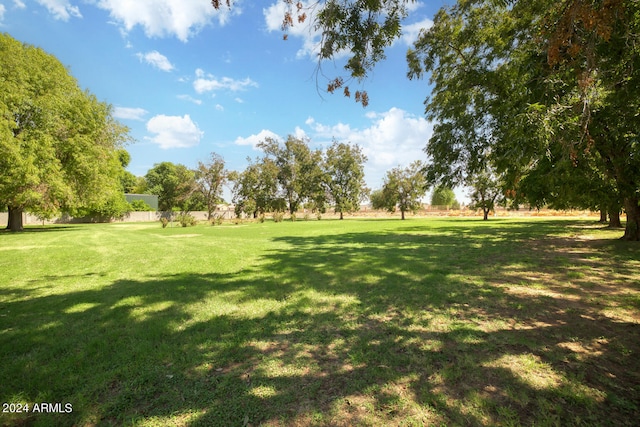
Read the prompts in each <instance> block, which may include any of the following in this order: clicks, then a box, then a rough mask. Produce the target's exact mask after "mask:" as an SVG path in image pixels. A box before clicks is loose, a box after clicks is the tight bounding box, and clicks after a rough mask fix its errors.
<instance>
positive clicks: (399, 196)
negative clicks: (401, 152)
mask: <svg viewBox="0 0 640 427" xmlns="http://www.w3.org/2000/svg"><path fill="white" fill-rule="evenodd" d="M423 168H424V165H423V164H422V162H420V161H418V160H416V161H414V162H413V163H411V164H410V165H409V166H407V167H406V168H401V167H396V168H393V169H391V170H390V171H388V172H387V176H386V177H385V179H384V184H383V186H382V190H378V191H374V192H373V193H372V197H371V202H372V204H373V208H374V209H387V210H388V211H389V212H393V211H395V209H396V208H397V209H399V210H400V213H401V216H402V219H405V212H410V211H411V212H415V211H417V210H418V209H420V206H421V203H420V199H421V198H422V197H423V196H424V195H425V193H426V182H425V179H424V175H423V173H422V169H423Z"/></svg>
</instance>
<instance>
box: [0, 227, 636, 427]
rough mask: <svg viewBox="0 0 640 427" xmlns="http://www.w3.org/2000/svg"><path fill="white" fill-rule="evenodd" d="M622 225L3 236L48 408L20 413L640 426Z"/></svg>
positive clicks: (28, 394)
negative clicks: (52, 409) (53, 409)
mask: <svg viewBox="0 0 640 427" xmlns="http://www.w3.org/2000/svg"><path fill="white" fill-rule="evenodd" d="M619 236H620V231H619V230H614V231H609V230H607V229H603V228H601V226H600V225H598V224H596V223H595V222H593V221H578V220H568V219H558V220H554V219H522V218H519V219H494V220H490V221H488V222H486V221H481V220H478V219H457V218H453V219H449V218H442V219H409V220H406V221H400V220H398V219H392V220H386V219H371V220H364V219H358V220H356V219H348V220H344V221H338V220H322V221H297V222H293V223H292V222H282V223H273V222H269V221H267V222H265V223H262V224H261V223H246V224H241V225H231V224H228V225H223V226H216V227H212V226H208V225H207V226H205V225H200V226H197V227H191V228H177V227H174V228H166V229H163V228H161V227H160V224H159V223H154V224H104V225H73V226H64V227H63V226H60V227H50V228H38V227H36V228H33V229H29V230H28V231H27V232H25V233H19V234H11V233H6V232H2V233H0V402H1V403H14V404H17V403H28V404H29V405H30V408H29V409H30V413H28V414H9V413H2V414H0V421H1V424H2V425H38V426H53V425H61V426H71V425H76V426H95V425H107V426H109V425H139V426H166V425H181V426H184V425H186V426H192V425H193V426H195V425H201V426H215V425H220V426H249V425H251V426H258V425H267V426H285V425H287V426H289V425H291V426H302V425H327V426H336V425H344V426H347V425H380V426H386V425H416V426H419V425H534V424H535V425H581V424H582V425H634V424H636V423H637V422H638V420H639V419H640V246H639V245H638V244H637V243H628V242H621V241H618V240H616V238H617V237H619ZM42 402H47V403H60V404H61V405H60V406H59V407H58V409H60V408H62V409H64V408H65V407H64V404H66V403H70V404H71V407H72V412H70V413H61V414H43V413H33V412H31V411H32V409H33V404H34V403H42ZM40 406H42V405H40ZM11 408H12V407H10V406H9V405H3V408H2V409H3V410H8V409H11Z"/></svg>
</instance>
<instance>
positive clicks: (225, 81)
mask: <svg viewBox="0 0 640 427" xmlns="http://www.w3.org/2000/svg"><path fill="white" fill-rule="evenodd" d="M249 87H258V83H256V82H254V81H253V80H251V79H250V78H249V77H247V78H245V79H244V80H236V79H232V78H231V77H222V78H221V79H219V78H217V77H215V76H213V75H211V74H206V73H205V72H204V71H203V70H202V69H200V68H198V69H197V70H196V79H195V80H194V81H193V88H194V89H195V91H196V92H198V93H205V92H214V91H217V90H222V89H227V90H230V91H232V92H238V91H240V90H244V89H247V88H249Z"/></svg>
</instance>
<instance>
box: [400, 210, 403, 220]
mask: <svg viewBox="0 0 640 427" xmlns="http://www.w3.org/2000/svg"><path fill="white" fill-rule="evenodd" d="M400 214H401V215H402V217H401V219H404V211H403V210H402V209H400Z"/></svg>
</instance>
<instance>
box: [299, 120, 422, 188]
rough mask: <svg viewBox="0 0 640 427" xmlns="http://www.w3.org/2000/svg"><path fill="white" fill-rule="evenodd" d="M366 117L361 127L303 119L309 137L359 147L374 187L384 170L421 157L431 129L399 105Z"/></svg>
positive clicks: (376, 185)
mask: <svg viewBox="0 0 640 427" xmlns="http://www.w3.org/2000/svg"><path fill="white" fill-rule="evenodd" d="M366 117H367V118H368V119H369V120H371V125H370V126H369V127H367V128H364V129H356V128H352V127H351V126H350V125H349V124H344V123H337V124H333V125H326V124H322V123H318V122H317V121H315V119H314V118H313V117H309V118H308V119H307V120H306V121H305V123H306V125H307V126H309V127H310V128H311V131H312V134H311V138H312V139H313V140H314V141H318V142H320V141H321V140H324V141H325V142H326V143H329V142H330V141H331V140H332V139H333V138H335V139H337V140H339V141H345V142H351V143H353V144H358V145H359V146H360V147H362V150H363V152H364V153H365V155H366V156H367V157H368V162H367V165H366V168H365V172H366V176H367V181H368V183H369V185H370V186H373V187H374V188H377V187H379V186H380V185H381V183H382V178H383V177H384V175H385V173H386V171H387V170H389V169H391V168H393V167H395V166H398V165H400V166H407V165H409V163H411V162H412V161H414V160H424V159H425V157H426V156H425V154H424V152H423V151H422V150H423V148H424V147H425V146H426V144H427V141H428V140H429V138H430V137H431V134H432V132H433V125H432V124H431V122H428V121H427V120H425V119H424V118H422V117H417V116H414V115H413V114H410V113H408V112H406V111H404V110H401V109H399V108H391V109H390V110H389V111H387V112H384V113H375V112H370V113H367V114H366Z"/></svg>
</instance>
